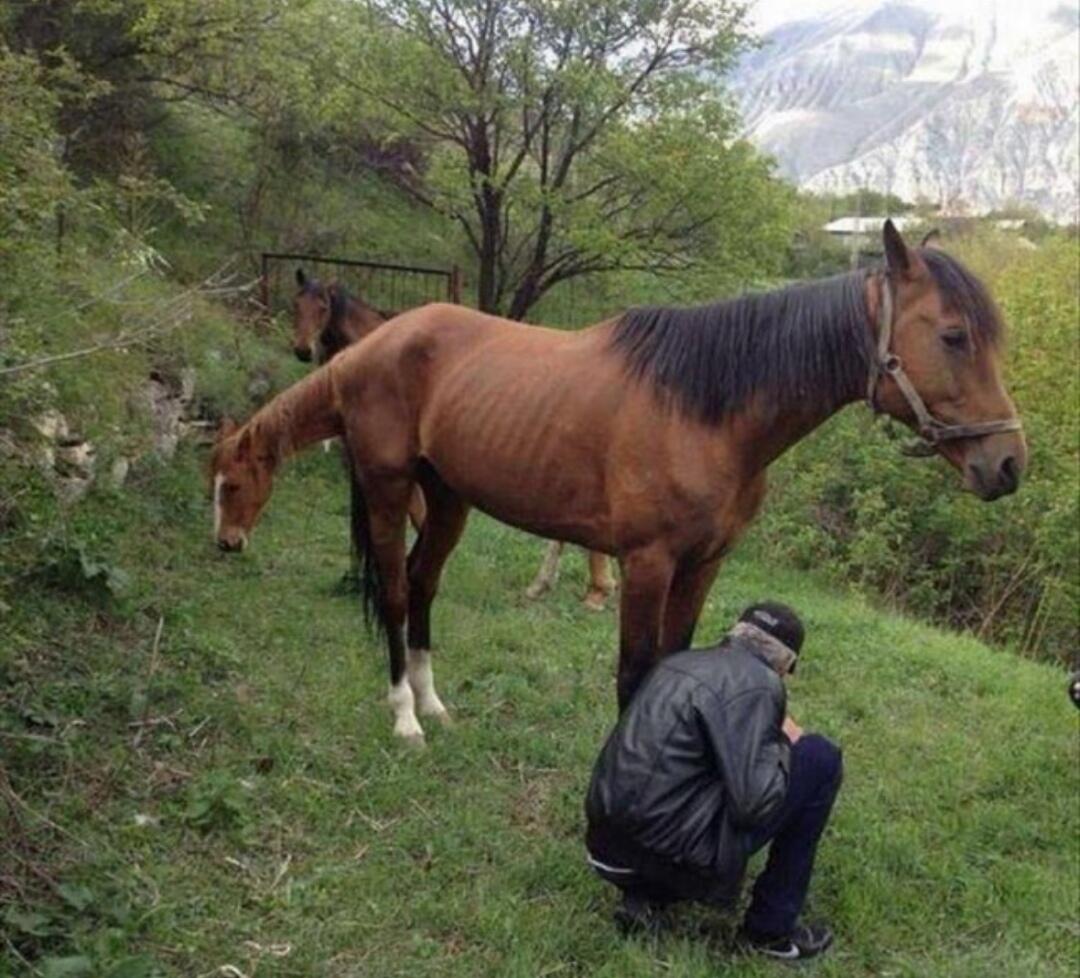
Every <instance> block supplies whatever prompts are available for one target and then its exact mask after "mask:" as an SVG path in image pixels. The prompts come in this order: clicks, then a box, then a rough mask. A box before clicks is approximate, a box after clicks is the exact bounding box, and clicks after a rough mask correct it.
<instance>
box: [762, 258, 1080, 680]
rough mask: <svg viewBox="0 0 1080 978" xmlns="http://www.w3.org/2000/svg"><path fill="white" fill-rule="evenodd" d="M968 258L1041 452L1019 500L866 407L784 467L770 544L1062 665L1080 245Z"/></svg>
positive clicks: (1071, 625)
mask: <svg viewBox="0 0 1080 978" xmlns="http://www.w3.org/2000/svg"><path fill="white" fill-rule="evenodd" d="M957 250H958V251H959V253H960V254H961V255H962V257H963V258H964V259H965V260H966V261H968V263H969V264H970V265H971V266H972V268H973V269H974V270H975V271H976V272H977V273H979V274H980V275H981V276H982V277H983V280H984V281H985V282H986V283H987V284H988V286H989V287H990V290H991V292H992V293H993V294H994V296H995V298H996V299H997V301H998V303H999V305H1000V306H1001V309H1002V312H1003V314H1004V316H1005V320H1006V322H1007V323H1008V324H1009V327H1010V331H1011V336H1010V346H1009V349H1008V351H1007V364H1006V384H1007V386H1008V388H1009V390H1010V393H1011V394H1012V396H1013V398H1014V399H1015V401H1016V403H1017V407H1018V409H1019V411H1020V414H1021V416H1022V417H1023V420H1024V427H1025V431H1026V434H1027V438H1028V444H1029V447H1030V452H1031V455H1030V461H1029V466H1028V472H1027V475H1026V477H1025V480H1024V484H1023V485H1022V487H1021V489H1020V491H1019V492H1018V493H1017V494H1016V495H1015V496H1012V497H1009V498H1008V499H1005V500H1001V501H999V502H997V503H995V504H994V505H986V504H985V503H981V502H979V501H977V500H976V499H974V498H973V497H971V496H969V495H967V494H962V493H960V492H958V491H957V479H958V475H957V473H956V472H955V471H954V470H953V469H952V468H950V467H948V466H946V465H945V464H943V463H942V462H940V461H930V462H919V461H916V460H913V459H910V458H908V457H906V456H904V455H901V454H900V452H899V447H900V446H901V445H902V444H903V443H904V442H905V441H907V440H909V439H910V436H908V435H907V434H906V430H905V432H904V433H903V434H901V432H900V431H899V430H893V431H889V432H887V433H883V432H882V431H881V430H879V429H878V428H877V426H876V425H875V423H874V422H873V421H872V420H871V417H870V415H869V414H868V413H867V412H866V411H863V410H860V409H858V408H855V409H853V410H850V411H845V412H843V413H842V414H841V415H840V416H839V417H837V418H835V419H834V420H833V421H831V422H830V423H829V424H828V425H826V426H825V428H824V429H822V431H821V432H820V433H818V434H816V435H815V436H813V437H811V438H809V439H806V440H804V441H803V442H802V443H800V444H799V445H797V446H796V447H795V448H794V449H793V450H792V451H791V452H789V453H788V455H787V456H785V458H784V459H783V460H782V461H781V462H780V463H779V464H778V465H777V466H776V467H775V469H774V470H773V473H774V474H773V487H772V492H771V495H770V498H769V504H768V508H767V511H766V514H765V517H764V519H763V523H762V527H761V531H762V539H763V540H764V545H765V546H766V547H767V548H768V549H769V550H770V552H771V553H772V555H774V557H775V558H776V559H781V560H785V559H786V560H791V561H794V562H795V563H797V564H799V565H800V566H806V567H810V566H813V567H816V568H826V569H831V571H832V573H833V574H835V575H836V576H838V577H841V578H843V579H846V580H848V581H852V582H855V583H856V584H857V585H859V586H860V587H862V588H864V589H867V590H871V591H874V592H877V593H879V594H881V595H883V596H884V597H886V598H887V599H889V600H891V601H895V602H897V603H899V604H900V605H902V606H904V607H906V608H908V609H910V610H913V611H915V612H918V613H920V614H923V615H926V616H929V617H932V618H935V619H938V620H943V621H946V622H948V623H951V624H953V625H955V626H958V627H961V628H967V629H971V630H972V631H974V632H976V633H977V634H979V635H980V636H982V637H986V638H992V639H994V640H995V641H999V642H1004V643H1007V644H1009V645H1011V646H1013V647H1014V648H1016V649H1017V650H1019V651H1021V652H1022V653H1023V654H1025V655H1029V656H1034V657H1038V658H1046V659H1057V660H1061V661H1064V660H1066V659H1068V657H1069V656H1071V655H1074V654H1075V650H1076V648H1077V639H1078V629H1077V611H1078V605H1080V587H1078V573H1080V558H1078V546H1077V543H1078V541H1077V526H1078V525H1080V513H1078V503H1077V488H1078V460H1077V446H1078V443H1080V432H1078V426H1077V413H1076V406H1077V374H1076V327H1077V322H1078V317H1080V310H1078V289H1080V282H1078V272H1077V244H1076V241H1075V240H1074V239H1072V238H1068V237H1064V236H1059V237H1056V238H1054V239H1052V240H1049V241H1048V242H1047V243H1046V244H1045V245H1044V246H1043V247H1041V248H1040V249H1039V250H1038V251H1027V250H1022V249H1021V248H1020V247H1019V246H1018V245H1017V244H1015V243H1011V242H1009V241H1008V240H1007V239H1003V238H988V239H976V240H972V241H968V242H966V243H964V244H962V246H961V247H960V248H959V249H957Z"/></svg>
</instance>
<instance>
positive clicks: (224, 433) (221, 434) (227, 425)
mask: <svg viewBox="0 0 1080 978" xmlns="http://www.w3.org/2000/svg"><path fill="white" fill-rule="evenodd" d="M239 427H240V425H238V424H237V423H236V422H235V421H233V419H232V418H230V417H228V415H226V416H225V417H224V418H222V419H221V424H219V425H218V430H217V440H218V441H224V440H225V439H226V438H228V437H229V435H231V434H233V433H235V431H236V429H237V428H239Z"/></svg>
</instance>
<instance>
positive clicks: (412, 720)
mask: <svg viewBox="0 0 1080 978" xmlns="http://www.w3.org/2000/svg"><path fill="white" fill-rule="evenodd" d="M386 701H387V702H388V703H389V704H390V709H391V710H393V711H394V736H395V737H402V738H403V739H405V740H408V741H412V742H414V743H415V742H419V741H423V739H424V730H423V728H422V727H421V726H420V721H419V720H417V719H416V709H415V702H416V701H415V698H414V697H413V691H412V686H411V685H410V684H409V679H408V676H402V677H401V679H400V680H399V681H398V682H397V683H396V684H395V683H391V685H390V691H389V692H388V693H387V694H386Z"/></svg>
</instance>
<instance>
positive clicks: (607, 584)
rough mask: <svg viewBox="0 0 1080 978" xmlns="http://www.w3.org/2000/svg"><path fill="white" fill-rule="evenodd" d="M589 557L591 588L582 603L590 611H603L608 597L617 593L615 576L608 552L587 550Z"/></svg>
mask: <svg viewBox="0 0 1080 978" xmlns="http://www.w3.org/2000/svg"><path fill="white" fill-rule="evenodd" d="M587 555H588V558H589V590H588V591H586V592H585V599H584V601H583V602H582V604H584V605H585V607H586V608H588V609H589V610H590V611H603V610H604V606H605V604H606V603H607V599H608V598H609V597H611V595H612V594H614V593H615V578H614V577H613V576H612V574H611V562H610V561H609V560H608V555H607V554H602V553H600V552H599V551H597V550H589V551H587Z"/></svg>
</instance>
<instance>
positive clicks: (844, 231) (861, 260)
mask: <svg viewBox="0 0 1080 978" xmlns="http://www.w3.org/2000/svg"><path fill="white" fill-rule="evenodd" d="M886 220H887V219H886V218H885V217H838V218H837V219H836V220H835V221H829V223H828V224H826V225H825V226H824V227H823V228H822V230H823V231H824V232H825V233H826V234H830V235H832V236H833V237H834V238H836V239H837V240H838V241H843V242H844V243H845V244H846V245H847V246H848V247H849V248H850V249H851V267H852V268H858V267H859V266H861V265H865V264H867V263H868V262H871V261H873V260H875V259H877V258H880V257H881V253H882V241H881V228H882V226H883V225H884V224H885V221H886ZM892 222H893V224H895V225H896V230H897V231H900V232H903V231H904V229H905V228H909V227H912V226H914V225H915V224H917V223H918V221H917V220H916V219H915V218H911V217H894V218H893V219H892Z"/></svg>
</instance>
